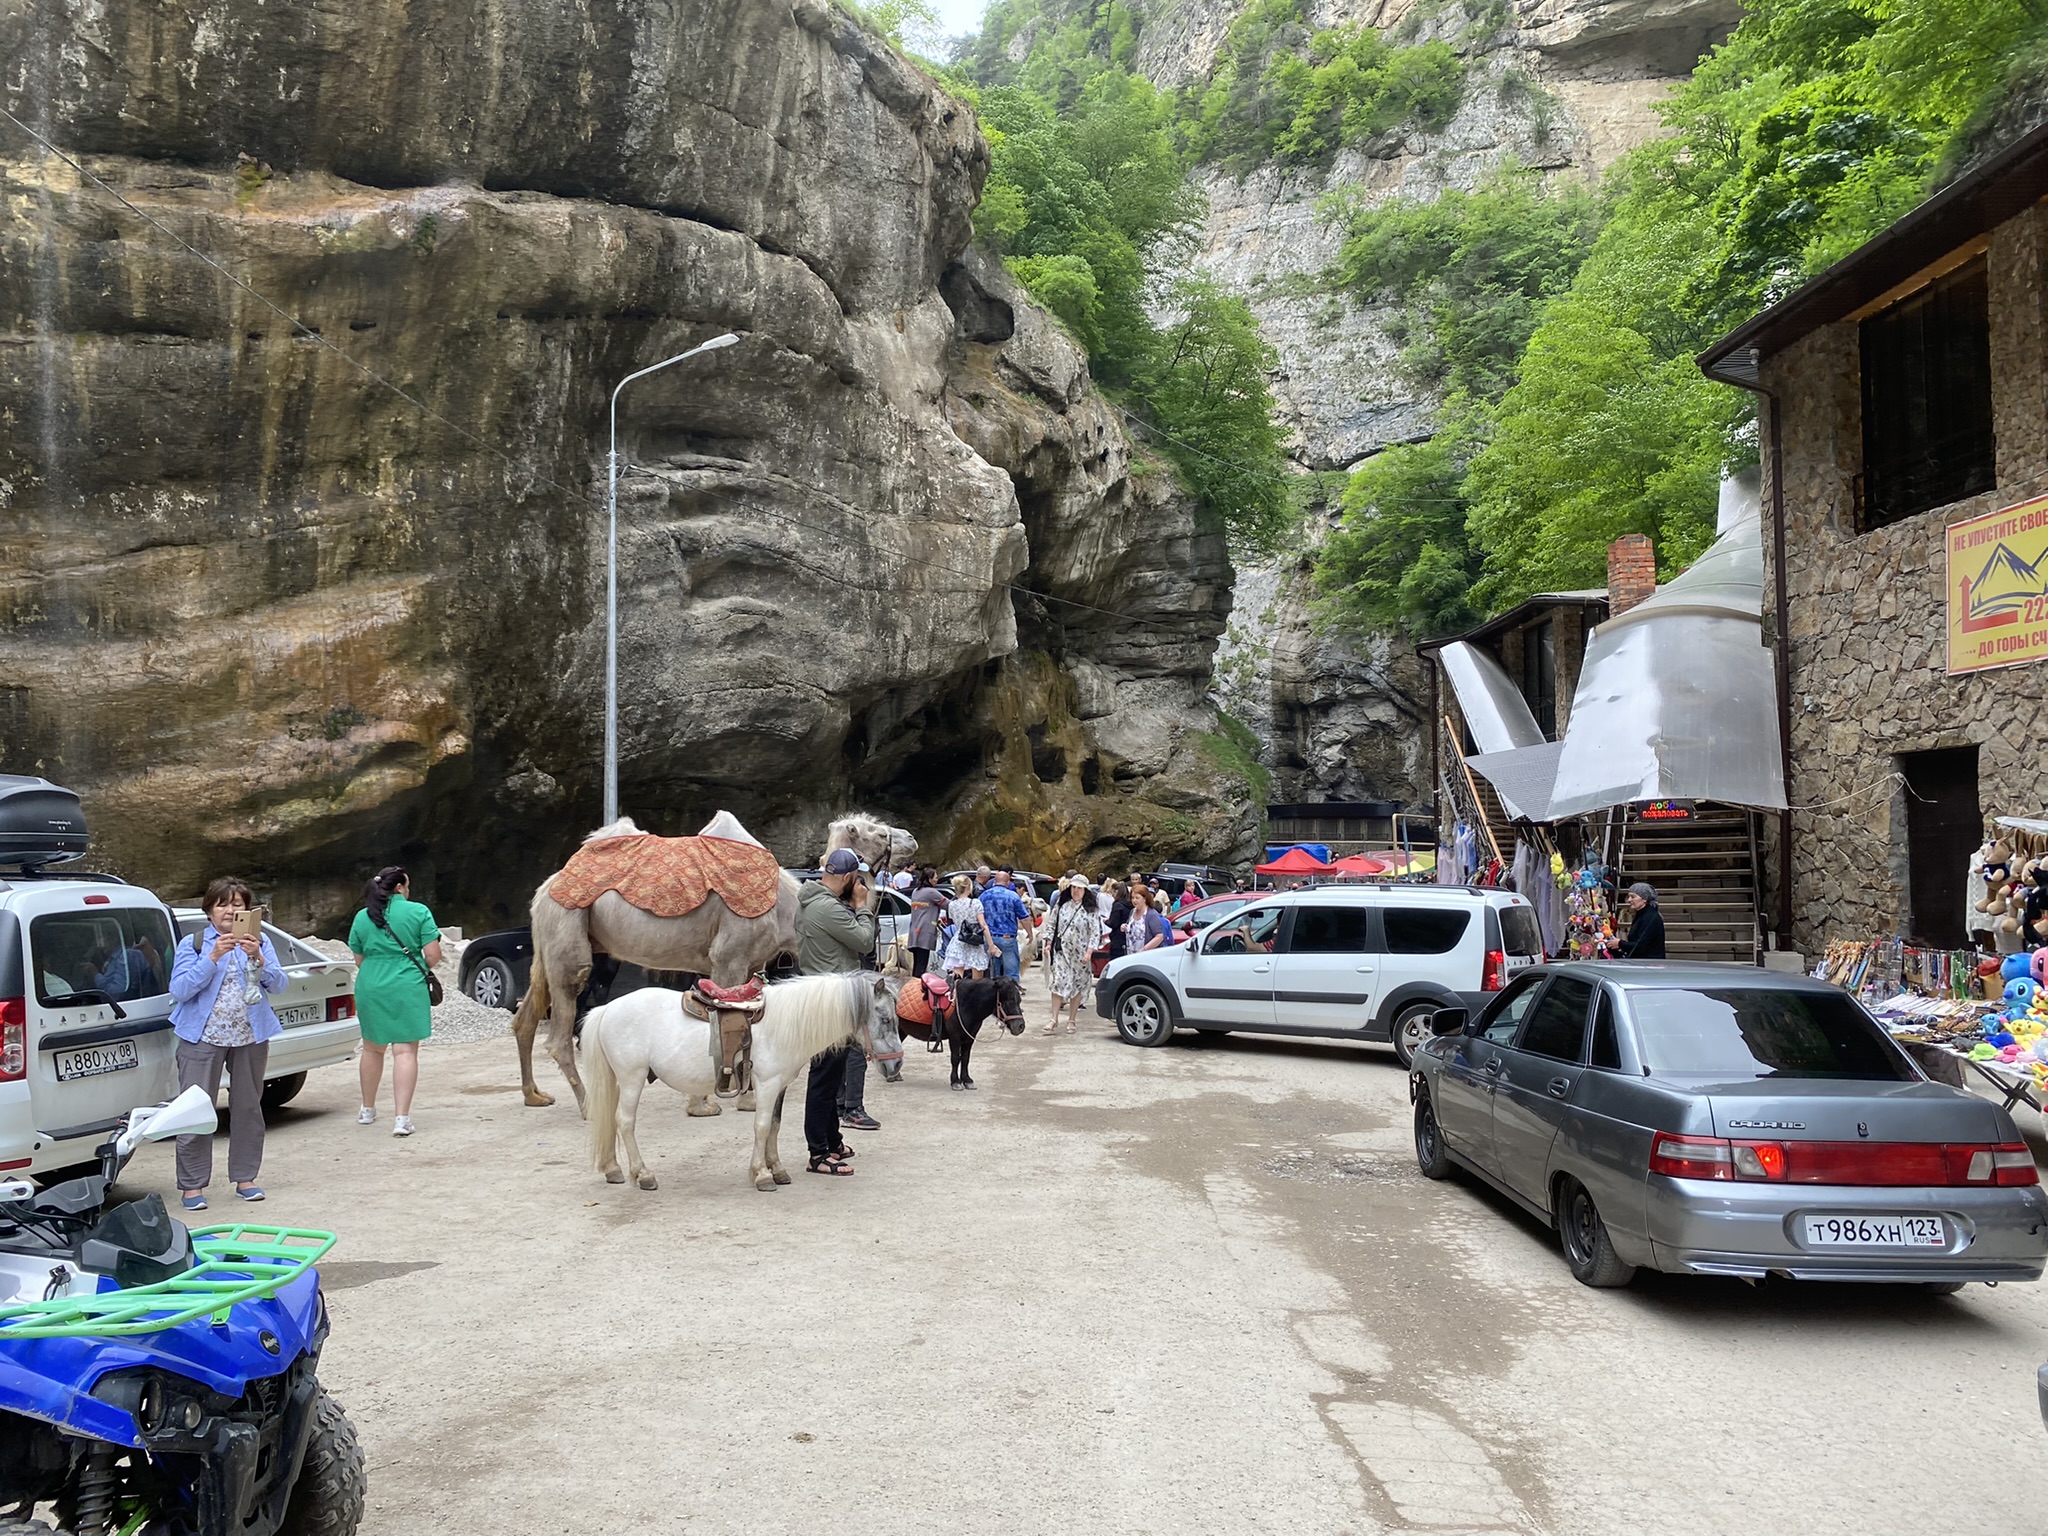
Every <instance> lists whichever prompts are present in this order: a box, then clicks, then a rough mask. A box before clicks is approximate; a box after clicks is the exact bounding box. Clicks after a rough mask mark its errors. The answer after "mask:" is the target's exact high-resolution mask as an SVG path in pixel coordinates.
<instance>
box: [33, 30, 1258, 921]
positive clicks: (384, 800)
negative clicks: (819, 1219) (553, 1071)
mask: <svg viewBox="0 0 2048 1536" xmlns="http://www.w3.org/2000/svg"><path fill="white" fill-rule="evenodd" d="M0 60H4V61H6V63H5V66H4V77H0V102H4V105H5V106H6V108H7V110H8V111H9V112H10V113H11V114H13V115H14V116H15V117H16V118H18V119H20V120H21V122H22V123H23V124H25V125H26V126H27V127H28V128H31V129H33V130H34V131H35V132H36V133H37V134H40V135H41V136H42V137H43V138H44V139H46V140H48V141H49V142H50V143H51V144H52V145H54V146H55V147H56V151H58V152H52V151H51V150H48V149H45V148H43V147H42V146H41V145H39V144H37V143H36V142H35V141H34V140H33V139H31V138H29V137H28V136H26V135H25V134H23V133H22V132H20V131H18V130H17V129H16V128H15V127H14V126H13V125H10V124H6V123H4V122H0V249H4V259H0V421H4V423H5V427H6V431H5V434H4V437H0V769H4V770H6V771H16V772H41V773H46V774H48V775H49V776H51V777H53V778H56V779H59V780H61V781H63V782H66V783H69V784H71V785H72V786H73V787H75V788H77V789H79V790H80V791H81V793H82V794H83V795H84V796H85V799H86V805H87V810H88V816H89V819H90V820H91V822H92V824H93V827H94V829H95V834H96V839H97V842H98V845H99V847H100V850H101V854H102V863H103V864H105V865H107V866H110V867H112V868H115V869H118V870H120V871H121V872H123V873H125V874H128V875H129V876H130V877H132V878H137V879H142V880H145V881H148V882H149V883H151V884H153V885H155V886H157V887H158V888H159V889H163V890H165V891H166V892H186V891H190V890H192V889H194V888H196V886H197V885H198V884H200V883H201V882H202V881H203V880H204V879H205V878H207V877H208V876H209V875H211V874H213V873H217V872H220V871H222V870H236V871H240V872H243V873H245V874H249V875H252V876H253V877H255V878H256V880H257V881H258V883H259V884H260V885H261V886H262V887H263V889H264V890H265V892H266V893H267V894H269V895H270V896H271V897H272V899H273V900H274V901H275V902H276V904H277V906H278V909H279V913H280V915H281V916H283V917H285V918H286V919H287V920H290V921H294V922H297V923H300V924H305V923H311V922H316V921H317V922H325V923H331V922H333V921H335V920H336V919H337V918H339V917H340V916H341V915H342V914H344V913H345V911H346V909H347V907H348V906H349V905H350V902H351V896H352V893H353V890H354V889H355V887H356V886H357V884H358V883H359V882H360V880H361V878H362V877H363V875H364V874H365V873H367V872H368V871H369V870H372V869H374V868H376V867H377V866H379V865H381V864H384V863H388V862H404V863H407V864H409V865H410V866H412V867H413V868H414V869H415V872H416V874H417V875H419V876H421V877H422V884H423V886H424V888H425V890H426V891H427V892H428V893H429V894H430V896H431V897H432V899H434V900H435V901H436V902H437V904H438V905H440V906H441V907H442V908H443V909H444V911H445V912H446V913H447V914H448V915H450V916H451V917H454V918H460V917H466V918H467V919H468V920H469V921H471V922H489V921H496V920H505V919H508V918H512V917H515V916H516V915H517V914H518V912H519V911H520V910H522V909H523V905H524V899H525V895H526V893H527V892H528V891H530V889H531V887H532V883H533V881H534V880H535V879H537V878H538V876H539V875H540V874H542V873H544V872H545V871H546V870H547V869H548V868H551V867H553V864H554V862H556V861H557V860H558V859H559V857H560V856H561V855H562V853H563V852H564V851H565V850H566V848H567V847H568V846H569V845H570V843H571V842H572V841H573V839H574V837H575V836H576V835H578V834H580V833H581V832H582V831H585V830H587V829H588V828H589V827H590V826H591V825H593V824H594V823H595V820H596V816H597V811H598V796H597V788H598V764H599V761H600V756H599V754H600V742H601V721H602V708H601V706H602V695H603V666H604V661H603V616H604V575H605V549H606V543H605V538H606V522H605V512H604V487H605V453H606V445H607V430H606V429H607V398H608V394H609V392H610V390H611V388H612V386H613V385H614V384H616V383H617V382H618V381H619V380H621V379H623V378H624V377H625V376H626V375H627V374H629V373H631V372H632V371H634V370H635V369H638V368H642V367H645V366H647V365H648V364H651V363H653V362H655V361H658V360H659V359H662V358H664V357H667V356H669V355H671V354H673V353H676V352H679V351H682V350H683V349H685V348H687V347H689V346H692V345H694V344H696V343H698V342H701V341H703V340H705V339H707V338H709V337H711V336H713V335H716V334H718V333H720V332H724V331H731V332H734V333H736V334H737V335H738V336H739V338H740V340H739V343H738V344H737V345H735V346H733V347H731V348H729V349H727V350H724V351H719V352H716V353H712V354H708V355H706V356H704V357H702V358H699V359H697V360H695V361H693V362H690V363H686V364H683V365H681V366H680V367H679V368H677V369H674V370H671V371H668V372H664V373H661V374H657V375H654V376H652V377H650V378H648V379H646V380H643V381H641V382H640V383H638V384H635V385H634V386H632V388H631V389H630V390H628V391H627V392H626V393H625V395H624V396H623V398H622V400H621V401H620V405H619V440H620V449H621V456H622V459H623V460H624V461H625V465H626V470H625V473H624V474H623V475H622V478H621V482H620V491H619V551H620V560H619V611H620V614H621V629H620V643H619V671H620V682H621V686H620V696H621V700H622V706H621V721H620V725H621V743H622V745H621V758H622V771H621V786H622V787H621V800H622V804H623V807H624V808H625V809H626V810H627V811H628V812H630V813H632V814H634V815H636V816H637V817H639V818H640V819H641V820H642V822H643V824H650V825H653V826H655V827H658V828H660V829H662V830H671V831H675V830H694V827H695V825H696V824H697V823H698V822H700V821H701V820H702V819H704V818H705V817H706V816H708V814H709V813H710V811H712V810H713V809H715V808H717V807H720V806H724V807H729V808H731V809H732V810H734V811H736V812H737V813H739V814H740V815H741V816H742V818H743V819H746V820H747V821H749V822H750V824H752V825H753V826H754V828H755V830H756V831H757V832H758V833H760V834H761V835H763V836H764V838H765V839H766V840H767V841H769V842H770V844H771V845H772V846H774V847H776V848H777V850H778V852H780V853H781V854H782V855H783V856H784V858H785V859H786V860H788V861H791V862H803V861H807V860H808V859H810V858H813V857H815V855H816V852H817V849H818V846H819V834H820V832H821V829H822V825H823V822H824V820H825V819H826V818H827V817H828V816H829V815H830V814H832V813H834V812H836V811H839V810H843V809H845V808H847V807H848V806H849V805H852V804H855V803H859V804H863V805H867V806H870V807H873V808H875V809H879V810H882V811H884V812H885V813H890V814H891V815H892V817H893V819H898V820H902V821H905V822H907V823H908V824H910V825H911V826H912V827H913V830H916V831H917V832H918V833H919V835H920V836H921V837H922V838H923V839H924V841H925V844H926V847H927V850H928V851H930V852H932V853H934V854H936V855H938V856H940V857H942V858H943V857H945V856H948V855H952V856H961V855H966V854H970V853H973V854H985V855H999V854H1008V855H1011V856H1013V857H1015V858H1016V859H1017V861H1018V862H1019V863H1020V864H1026V865H1029V864H1036V865H1037V866H1039V867H1042V868H1051V867H1063V866H1064V864H1065V863H1067V862H1070V861H1074V860H1079V859H1083V858H1086V859H1088V860H1089V861H1091V862H1093V863H1097V864H1101V863H1108V862H1113V861H1114V862H1121V861H1122V860H1123V859H1124V858H1125V857H1127V856H1128V857H1131V858H1143V857H1153V856H1160V855H1166V856H1175V855H1178V856H1196V857H1212V858H1221V857H1228V856H1233V855H1242V854H1244V853H1247V852H1249V851H1250V849H1251V845H1252V842H1253V840H1254V838H1255V837H1256V826H1257V808H1256V807H1255V806H1253V805H1251V804H1250V803H1249V797H1248V796H1247V794H1246V793H1245V790H1244V786H1243V783H1242V780H1241V779H1233V778H1232V777H1231V775H1230V772H1229V769H1228V758H1227V754H1223V753H1220V752H1219V751H1218V750H1216V745H1215V744H1216V740H1217V738H1216V737H1215V736H1214V734H1213V732H1214V727H1215V719H1214V715H1213V713H1212V712H1211V710H1210V709H1209V706H1208V705H1207V704H1206V702H1205V701H1204V695H1205V692H1206V689H1207V687H1208V683H1209V676H1210V669H1211V659H1212V654H1213V651H1214V648H1215V645H1216V641H1217V637H1218V636H1219V635H1220V634H1221V632H1222V630H1223V628H1224V622H1225V618H1226V615H1227V612H1228V609H1229V603H1230V585H1231V572H1230V566H1229V560H1228V556H1227V553H1226V551H1225V549H1224V547H1223V542H1222V539H1221V537H1220V535H1218V534H1216V533H1214V532H1210V531H1204V530H1202V529H1200V528H1198V527H1197V525H1196V520H1195V518H1194V516H1193V514H1192V511H1191V510H1190V507H1189V505H1188V503H1187V501H1186V499H1185V498H1184V497H1183V496H1182V495H1180V494H1179V493H1178V491H1177V490H1176V489H1175V487H1174V484H1173V482H1172V480H1171V477H1170V476H1169V475H1167V474H1166V473H1164V472H1163V471H1160V470H1158V469H1157V468H1156V467H1155V466H1148V465H1137V466H1134V464H1133V461H1132V456H1131V452H1130V449H1129V447H1128V445H1127V443H1126V441H1125V439H1124V437H1123V434H1122V433H1121V431H1120V430H1119V427H1118V423H1117V420H1116V418H1115V415H1114V413H1113V411H1112V410H1111V409H1110V408H1109V407H1108V406H1107V405H1106V404H1105V402H1103V401H1102V400H1101V399H1100V398H1099V397H1098V396H1097V395H1096V394H1095V392H1094V390H1093V389H1092V387H1091V386H1090V385H1089V383H1088V381H1087V374H1086V367H1085V363H1084V360H1083V358H1082V357H1081V355H1080V353H1079V352H1078V351H1077V350H1076V348H1075V347H1074V346H1073V345H1072V343H1071V342H1069V341H1068V340H1067V339H1066V338H1065V337H1064V335H1063V334H1061V333H1060V332H1059V331H1058V330H1057V329H1056V328H1055V327H1054V326H1052V325H1051V324H1050V323H1049V322H1048V321H1047V320H1046V318H1045V317H1044V316H1043V315H1042V314H1040V313H1038V312H1037V311H1036V310H1034V309H1033V308H1032V307H1031V306H1030V304H1029V302H1028V300H1026V299H1025V298H1024V296H1023V295H1022V294H1021V293H1020V292H1018V291H1017V290H1016V289H1015V288H1014V287H1013V286H1012V285H1011V284H1010V283H1009V282H1008V280H1007V278H1006V277H1005V276H1004V275H1003V274H1002V273H1001V271H1000V270H999V269H991V268H990V267H989V266H988V265H987V264H986V263H984V262H982V261H981V260H980V259H979V258H977V257H976V255H975V254H974V253H973V251H972V250H971V249H970V228H969V215H970V213H971V210H972V208H973V206H974V204H975V201H976V198H977V197H978V195H979V190H980V185H981V180H982V177H983V175H984V172H985V169H986V150H985V147H984V145H983V143H982V141H981V138H980V136H979V134H978V131H977V129H976V126H975V123H974V121H973V118H972V115H971V113H969V112H968V111H967V110H966V109H965V108H963V107H962V106H961V105H959V104H958V103H957V102H955V101H953V100H952V99H950V98H949V97H948V96H946V95H945V94H944V93H943V92H941V91H939V90H937V89H936V88H935V87H934V86H933V84H932V83H931V81H930V80H929V79H927V78H926V77H925V76H924V75H923V74H922V73H920V72H919V71H918V70H917V69H915V68H914V67H912V66H911V65H909V64H908V63H906V62H905V61H904V60H903V59H902V58H901V57H900V56H898V55H897V54H896V53H895V52H894V51H892V50H891V49H890V48H889V47H888V46H887V45H886V44H884V43H883V42H881V41H880V40H879V39H878V38H877V37H875V36H874V35H873V34H872V33H870V32H868V31H867V30H865V29H864V28H863V27H862V26H861V25H860V24H858V23H857V22H856V21H855V20H853V19H851V18H850V17H849V16H848V15H847V14H846V13H844V12H842V11H839V10H836V9H833V8H831V7H830V6H829V5H827V4H826V3H825V0H675V3H670V4H658V3H655V0H618V3H614V4H598V3H588V0H543V3H536V0H447V3H444V4H438V5H435V6H431V7H414V6H406V5H401V4H399V3H397V0H363V3H361V4H359V5H356V6H353V7H347V8H335V7H327V6H314V5H309V4H304V3H297V0H289V3H277V0H269V3H265V0H147V3H145V0H106V3H104V4H98V5H93V6H77V5H69V4H64V3H61V0H14V3H11V4H7V5H0Z"/></svg>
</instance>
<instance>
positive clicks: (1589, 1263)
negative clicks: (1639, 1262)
mask: <svg viewBox="0 0 2048 1536" xmlns="http://www.w3.org/2000/svg"><path fill="white" fill-rule="evenodd" d="M1557 1230H1558V1234H1559V1236H1560V1237H1561V1238H1562V1239H1563V1241H1564V1261H1565V1263H1567V1264H1569V1265H1570V1266H1571V1271H1572V1278H1573V1279H1574V1280H1577V1281H1578V1282H1579V1283H1580V1284H1581V1285H1590V1286H1594V1287H1596V1288H1597V1289H1601V1290H1607V1289H1611V1288H1612V1287H1615V1286H1621V1285H1627V1284H1628V1283H1629V1281H1631V1280H1633V1279H1634V1278H1635V1273H1636V1267H1635V1265H1633V1264H1625V1263H1623V1262H1622V1259H1621V1256H1620V1255H1619V1254H1617V1253H1616V1252H1615V1251H1614V1244H1613V1242H1612V1241H1611V1240H1610V1239H1609V1238H1608V1236H1607V1223H1606V1222H1604V1221H1602V1220H1601V1219H1600V1208H1599V1207H1598V1206H1596V1205H1594V1204H1593V1197H1592V1195H1591V1194H1589V1193H1588V1192H1587V1190H1586V1186H1585V1185H1583V1184H1581V1183H1580V1182H1579V1181H1578V1180H1577V1179H1566V1180H1565V1181H1564V1182H1563V1185H1562V1186H1561V1187H1560V1188H1559V1190H1558V1201H1557Z"/></svg>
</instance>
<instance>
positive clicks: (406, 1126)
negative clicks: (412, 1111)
mask: <svg viewBox="0 0 2048 1536" xmlns="http://www.w3.org/2000/svg"><path fill="white" fill-rule="evenodd" d="M391 1134H392V1135H394V1136H410V1135H411V1134H412V1116H411V1115H393V1116H392V1117H391Z"/></svg>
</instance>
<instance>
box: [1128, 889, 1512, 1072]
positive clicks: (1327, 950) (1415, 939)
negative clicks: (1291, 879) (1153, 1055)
mask: <svg viewBox="0 0 2048 1536" xmlns="http://www.w3.org/2000/svg"><path fill="white" fill-rule="evenodd" d="M1542 958H1543V937H1542V934H1541V932H1540V930H1539V929H1538V928H1537V925H1536V910H1535V908H1533V907H1531V906H1530V905H1529V903H1528V902H1527V901H1525V900H1523V899H1522V898H1521V897H1520V896H1517V895H1515V894H1514V893H1513V892H1511V891H1498V890H1479V889H1473V888H1469V887H1460V886H1433V885H1377V886H1327V887H1321V888H1313V887H1312V888H1309V889H1306V890H1295V891H1281V892H1276V893H1275V894H1273V895H1270V896H1263V897H1259V898H1257V899H1255V900H1254V901H1253V902H1252V903H1251V904H1250V905H1249V906H1245V907H1240V908H1238V909H1237V910H1236V911H1234V912H1232V913H1230V914H1229V915H1228V916H1227V917H1223V918H1220V919H1218V920H1217V921H1216V922H1214V923H1211V924H1209V925H1208V926H1207V927H1205V928H1203V929H1202V930H1201V932H1199V933H1198V934H1196V935H1195V936H1194V937H1193V938H1191V939H1189V940H1188V942H1187V943H1185V944H1173V945H1167V946H1163V947H1161V948H1159V949H1153V950H1147V951H1145V952H1144V953H1142V954H1136V955H1125V956H1123V957H1121V958H1120V959H1117V960H1113V961H1111V962H1110V964H1109V966H1108V967H1107V968H1106V969H1105V970H1104V971H1103V973H1102V980H1101V982H1100V984H1099V985H1098V986H1097V988H1096V992H1095V1008H1096V1011H1097V1012H1098V1013H1100V1014H1101V1015H1102V1016H1103V1017H1104V1018H1106V1019H1113V1020H1115V1021H1116V1028H1117V1033H1118V1034H1120V1035H1121V1036H1123V1038H1124V1039H1125V1040H1127V1041H1129V1042H1130V1043H1131V1044H1132V1045H1163V1044H1165V1042H1166V1041H1167V1040H1169V1039H1171V1038H1172V1036H1173V1032H1174V1030H1175V1029H1177V1028H1181V1027H1188V1028H1193V1029H1200V1030H1216V1031H1224V1032H1228V1031H1230V1030H1242V1031H1245V1032H1247V1033H1251V1034H1263V1035H1326V1036H1332V1037H1335V1038H1337V1039H1350V1040H1385V1041H1391V1042H1392V1043H1393V1047H1394V1054H1395V1055H1396V1056H1398V1057H1399V1058H1400V1060H1401V1064H1402V1065H1403V1066H1404V1067H1405V1066H1406V1065H1408V1062H1409V1060H1410V1058H1411V1056H1412V1055H1413V1053H1414V1050H1415V1047H1416V1046H1417V1045H1418V1044H1419V1043H1420V1042H1421V1041H1422V1040H1424V1039H1426V1038H1428V1030H1429V1015H1430V1014H1431V1013H1433V1012H1434V1011H1435V1010H1436V1009H1438V1008H1472V1009H1475V1010H1476V1009H1477V1008H1478V1007H1479V1006H1480V1005H1481V1004H1482V1003H1484V1002H1485V1001H1486V999H1487V997H1488V996H1489V995H1490V994H1492V993H1494V992H1498V991H1499V990H1500V989H1501V988H1502V987H1504V986H1506V985H1507V982H1508V978H1509V977H1510V976H1512V975H1514V974H1515V973H1516V972H1517V971H1519V970H1521V969H1522V968H1524V967H1525V966H1529V965H1534V964H1535V963H1536V962H1538V961H1539V960H1541V959H1542Z"/></svg>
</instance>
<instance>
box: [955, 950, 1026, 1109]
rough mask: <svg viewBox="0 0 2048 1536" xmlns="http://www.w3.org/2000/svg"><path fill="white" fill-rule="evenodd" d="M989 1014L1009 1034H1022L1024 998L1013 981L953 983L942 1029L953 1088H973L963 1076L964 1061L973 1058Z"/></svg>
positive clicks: (972, 1083)
mask: <svg viewBox="0 0 2048 1536" xmlns="http://www.w3.org/2000/svg"><path fill="white" fill-rule="evenodd" d="M991 1014H993V1015H994V1016H995V1021H996V1022H997V1023H998V1024H1000V1025H1002V1026H1003V1028H1005V1029H1007V1030H1008V1031H1009V1032H1010V1033H1011V1034H1013V1035H1021V1034H1023V1033H1024V994H1023V992H1022V991H1021V990H1020V989H1019V988H1018V986H1017V978H1016V977H1014V976H1004V977H1001V978H1000V979H995V978H991V979H988V980H984V981H956V982H954V983H953V1017H952V1019H951V1020H950V1021H949V1022H948V1023H947V1025H946V1044H947V1045H949V1046H951V1047H952V1050H953V1086H954V1087H955V1088H972V1087H973V1086H974V1079H973V1078H971V1077H969V1076H968V1075H967V1059H968V1058H969V1057H970V1056H972V1055H973V1054H974V1040H975V1037H976V1036H977V1035H979V1034H980V1033H981V1026H982V1025H983V1024H984V1023H986V1022H987V1020H988V1018H989V1016H990V1015H991Z"/></svg>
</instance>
